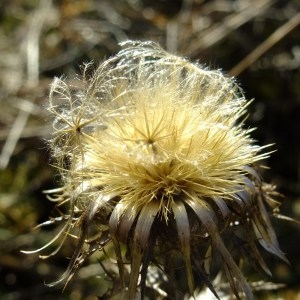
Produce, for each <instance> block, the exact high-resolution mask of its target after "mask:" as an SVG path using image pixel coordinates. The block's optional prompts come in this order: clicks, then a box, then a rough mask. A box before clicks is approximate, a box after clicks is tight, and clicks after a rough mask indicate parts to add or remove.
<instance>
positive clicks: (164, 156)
mask: <svg viewBox="0 0 300 300" xmlns="http://www.w3.org/2000/svg"><path fill="white" fill-rule="evenodd" d="M122 46H123V47H124V49H123V50H121V51H120V52H119V53H117V54H116V55H115V56H113V57H112V58H110V59H108V60H107V61H105V62H103V63H102V64H101V65H100V66H99V67H98V68H97V69H96V70H94V71H93V70H91V69H92V68H91V65H86V66H85V68H84V76H83V79H82V83H83V85H84V86H83V87H82V88H81V89H76V88H72V87H70V86H68V85H67V84H66V83H65V82H64V81H63V80H62V79H58V78H56V79H55V80H54V82H53V84H52V86H51V92H50V107H49V110H50V112H51V113H52V114H53V116H54V133H53V139H52V140H51V141H50V145H51V148H52V150H53V156H54V158H55V159H56V161H57V168H58V169H59V170H60V171H61V174H62V179H63V183H64V186H63V188H62V189H60V190H56V191H54V192H55V193H56V192H61V194H60V195H59V196H58V197H57V198H56V199H54V200H56V201H58V202H59V204H61V203H65V202H67V203H69V207H70V208H69V212H68V214H67V215H66V219H67V221H66V224H65V225H64V227H63V228H62V229H61V231H60V234H59V235H57V236H56V237H55V238H54V239H53V241H54V240H56V239H58V238H59V237H60V236H61V237H62V240H64V239H65V237H66V236H67V235H68V234H69V233H70V232H73V231H74V229H76V228H77V229H79V234H78V244H77V248H76V249H75V251H74V255H73V257H72V259H71V261H70V265H69V268H68V270H67V271H66V273H65V274H64V275H63V276H62V277H61V279H60V280H59V281H58V282H60V281H62V280H65V279H67V280H68V279H70V278H71V277H72V275H73V274H74V272H75V271H76V269H77V268H78V267H79V266H80V265H81V263H82V262H83V261H84V260H85V258H87V257H88V256H89V255H90V254H92V253H93V252H95V251H96V250H98V249H100V250H101V249H104V248H105V247H106V246H107V245H109V244H110V245H112V246H113V249H114V252H115V258H116V261H117V266H118V270H119V276H120V288H121V291H122V293H123V295H124V297H125V298H126V299H134V298H135V296H136V293H137V292H138V291H139V293H141V295H142V297H143V296H144V294H145V289H146V282H147V271H148V270H149V267H150V266H152V267H153V268H156V270H160V272H163V274H165V275H166V277H165V279H166V278H167V279H166V280H167V281H169V284H170V286H171V288H170V287H168V286H166V287H165V290H166V291H167V294H168V295H169V296H170V297H171V298H172V297H173V299H175V295H176V293H178V289H180V288H181V289H182V292H183V293H184V292H186V291H188V292H189V293H190V294H193V292H194V289H195V287H196V286H197V287H199V286H200V285H201V284H203V283H204V284H206V285H207V286H208V288H209V289H210V290H211V291H212V292H213V293H214V294H215V296H216V297H217V298H218V295H217V292H216V291H215V289H214V286H213V283H212V277H213V275H216V273H217V272H218V271H219V269H217V270H216V267H215V266H220V267H221V268H222V270H223V272H224V273H225V275H226V276H227V279H228V281H229V284H230V286H231V289H232V291H233V293H234V294H235V296H236V297H237V298H243V297H246V298H247V299H253V295H252V291H251V288H250V286H249V284H248V283H247V281H246V279H245V278H244V276H243V274H242V270H241V268H240V266H239V262H240V261H241V260H242V259H243V260H246V261H248V262H249V263H250V264H252V265H253V266H254V267H255V268H259V269H263V270H264V271H265V272H267V273H269V270H268V268H267V266H266V264H265V262H264V260H263V258H262V256H261V254H260V252H261V249H259V246H258V244H260V245H261V246H262V247H263V248H265V250H267V251H269V252H271V253H273V254H275V255H277V256H278V257H280V258H281V259H283V260H286V258H285V256H284V254H283V253H282V252H281V251H280V249H279V247H278V243H277V240H276V236H275V233H274V231H273V229H272V225H271V223H270V219H269V215H268V213H267V210H266V208H265V202H267V203H268V204H270V205H271V206H274V205H276V203H275V202H274V201H273V200H272V199H271V197H270V196H269V194H270V193H269V192H268V191H267V189H266V185H264V184H263V183H262V182H261V180H260V178H259V176H258V175H257V171H256V167H255V164H256V162H257V161H259V160H262V159H264V158H266V157H267V156H268V154H264V153H262V151H261V150H262V149H263V147H260V146H257V145H255V143H254V142H253V140H252V139H251V137H250V132H251V129H250V130H249V129H244V127H243V122H242V121H243V120H242V117H243V116H244V114H245V109H246V106H247V105H248V103H247V101H246V99H245V98H244V96H243V94H242V92H241V90H240V89H239V87H238V86H237V84H236V83H235V82H234V80H232V79H230V78H227V77H225V76H224V75H223V74H222V73H221V72H219V71H210V70H207V69H205V68H203V67H201V66H199V65H197V64H192V63H190V62H189V61H188V60H186V59H183V58H180V57H177V56H174V55H171V54H169V53H167V52H165V51H163V50H162V49H161V48H160V47H159V46H158V45H156V44H154V43H152V42H145V43H141V42H127V43H124V44H123V45H122ZM92 234H97V238H95V239H93V240H92V241H89V238H90V236H91V235H92ZM53 241H51V242H50V243H52V242H53ZM50 243H49V244H50ZM49 244H48V245H49ZM85 244H88V246H89V247H88V249H87V250H86V248H84V246H85ZM48 245H46V246H48ZM44 248H45V247H43V249H44ZM84 249H85V250H84ZM55 252H56V251H55ZM128 265H129V266H130V267H128ZM182 266H184V269H185V272H186V285H185V284H184V283H181V281H182V280H181V281H180V283H178V282H176V277H177V275H178V272H182V271H181V269H182V268H181V267H182ZM180 274H181V273H180ZM174 282H175V283H174ZM175 284H176V288H175V289H174V285H175ZM172 285H173V286H172ZM179 287H180V288H179ZM172 293H173V294H172Z"/></svg>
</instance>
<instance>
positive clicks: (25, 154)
mask: <svg viewBox="0 0 300 300" xmlns="http://www.w3.org/2000/svg"><path fill="white" fill-rule="evenodd" d="M299 12H300V2H299V0H278V1H276V0H215V1H204V0H157V1H156V0H99V1H97V0H86V1H72V0H62V1H54V0H53V1H51V0H40V1H38V0H1V1H0V22H1V23H0V299H5V300H15V299H56V300H57V299H71V300H77V299H98V298H97V296H100V295H101V293H103V285H101V284H100V283H101V282H103V280H105V278H104V277H103V276H104V275H103V270H102V269H101V267H100V265H99V264H98V262H97V258H92V259H91V262H90V263H89V264H87V265H85V266H84V267H83V268H82V269H81V270H80V271H79V272H78V273H77V275H76V276H75V278H74V279H73V281H72V282H71V283H70V284H69V286H68V287H67V288H66V290H65V291H64V293H62V288H61V287H54V288H49V287H47V286H45V285H44V282H51V281H52V280H55V279H56V278H57V277H58V276H59V275H60V274H62V273H63V271H64V270H65V267H66V265H67V262H68V261H67V260H66V259H65V257H68V256H69V255H70V251H72V247H73V246H74V245H73V244H72V243H68V245H67V246H66V247H64V248H63V249H62V250H61V251H60V252H59V253H58V254H57V255H56V256H54V257H51V258H50V259H48V260H41V259H39V257H38V254H33V255H25V254H22V253H20V250H21V249H35V248H38V247H41V246H42V245H44V244H45V243H46V242H48V241H49V240H50V239H51V238H52V237H53V236H54V232H55V226H52V227H51V226H50V227H45V228H42V229H38V230H32V228H33V227H34V226H36V225H37V224H39V223H41V222H44V221H47V220H48V217H49V216H57V215H59V214H58V213H57V211H56V209H55V207H54V204H53V203H51V202H50V201H48V200H47V199H46V197H45V195H44V194H43V190H45V189H50V188H55V187H59V178H58V177H57V174H56V171H55V169H54V168H53V167H51V165H50V164H51V158H50V155H49V151H48V148H47V144H46V142H45V140H46V139H47V138H49V136H50V134H51V126H52V125H51V123H50V121H49V118H48V115H47V111H46V107H47V94H48V91H49V84H50V83H51V81H52V79H53V77H54V76H62V75H65V76H67V78H68V80H70V81H71V80H72V78H74V77H75V76H76V75H77V74H80V65H81V64H83V63H85V62H90V61H94V63H95V65H97V64H98V63H99V62H100V61H102V60H103V59H105V58H106V57H109V56H110V55H112V54H113V53H115V52H116V51H118V50H119V45H118V43H119V42H122V41H125V40H127V39H138V40H153V41H156V42H159V43H160V44H161V45H162V46H163V47H164V48H165V49H166V50H168V51H170V52H173V53H176V54H179V55H183V56H185V57H188V58H190V59H192V60H193V61H198V62H199V63H201V64H203V65H205V66H208V67H210V68H215V69H222V70H223V71H224V73H225V74H228V75H229V76H236V77H237V81H238V82H239V83H240V85H241V86H242V88H243V89H244V91H245V94H246V97H247V98H248V99H249V100H250V99H252V98H254V99H255V101H254V102H253V103H252V104H251V105H250V108H249V112H250V114H249V117H248V119H247V121H246V124H247V126H248V125H249V126H251V127H256V128H257V129H256V131H255V132H254V133H253V136H254V138H255V139H256V140H257V141H258V143H259V144H261V145H263V144H270V143H274V144H275V146H274V147H273V149H277V151H276V152H274V153H273V154H272V156H271V158H270V159H268V160H267V161H266V162H265V163H266V164H268V166H269V167H270V169H266V170H264V174H263V177H264V179H265V180H266V181H267V182H269V183H272V184H276V185H277V186H278V191H279V192H280V193H282V194H283V195H284V197H283V198H282V200H283V204H282V207H281V213H282V214H283V215H288V216H289V217H292V218H295V219H298V220H300V122H299V120H300V69H299V66H300V14H299ZM273 223H274V226H275V229H276V231H277V233H278V239H279V242H280V245H281V248H282V250H283V251H284V252H285V253H286V254H287V257H288V259H289V260H290V262H291V264H290V265H286V264H285V263H283V262H281V261H279V260H277V259H275V258H273V257H270V256H268V255H267V256H266V257H267V260H268V263H269V266H270V268H271V270H272V272H273V277H272V278H268V277H264V279H265V280H266V281H273V282H276V283H283V284H285V287H284V288H281V289H278V290H276V291H275V290H273V291H267V292H263V294H262V295H261V297H262V299H291V300H294V299H300V247H299V241H300V225H297V224H295V223H292V222H288V221H285V220H277V219H274V220H273ZM95 256H96V257H97V254H95ZM101 274H102V275H101ZM101 276H102V277H103V278H101ZM99 299H106V298H99Z"/></svg>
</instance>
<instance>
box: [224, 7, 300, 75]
mask: <svg viewBox="0 0 300 300" xmlns="http://www.w3.org/2000/svg"><path fill="white" fill-rule="evenodd" d="M299 24H300V13H298V14H296V15H295V16H294V17H293V18H292V19H290V20H289V21H288V22H286V23H285V24H283V25H282V26H281V27H279V28H278V29H277V30H276V31H275V32H273V33H272V34H271V35H270V36H269V37H268V38H267V39H266V40H265V41H264V42H262V43H261V44H260V45H259V46H258V47H257V48H255V49H254V50H253V51H252V52H251V53H250V54H249V55H247V56H246V57H245V58H244V59H243V60H241V61H240V62H239V63H238V64H237V65H236V66H234V67H233V68H232V69H231V70H230V71H229V75H230V76H237V75H239V74H241V73H242V72H243V71H244V70H245V69H247V68H248V67H249V66H250V65H251V64H253V63H254V62H255V61H256V60H258V59H259V58H260V57H261V56H262V55H263V54H264V53H265V52H267V51H268V50H269V49H270V48H271V47H273V46H274V45H275V44H276V43H278V42H279V41H280V40H281V39H282V38H284V37H285V36H286V35H287V34H288V33H289V32H290V31H292V30H293V29H294V28H296V27H297V26H298V25H299Z"/></svg>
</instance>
